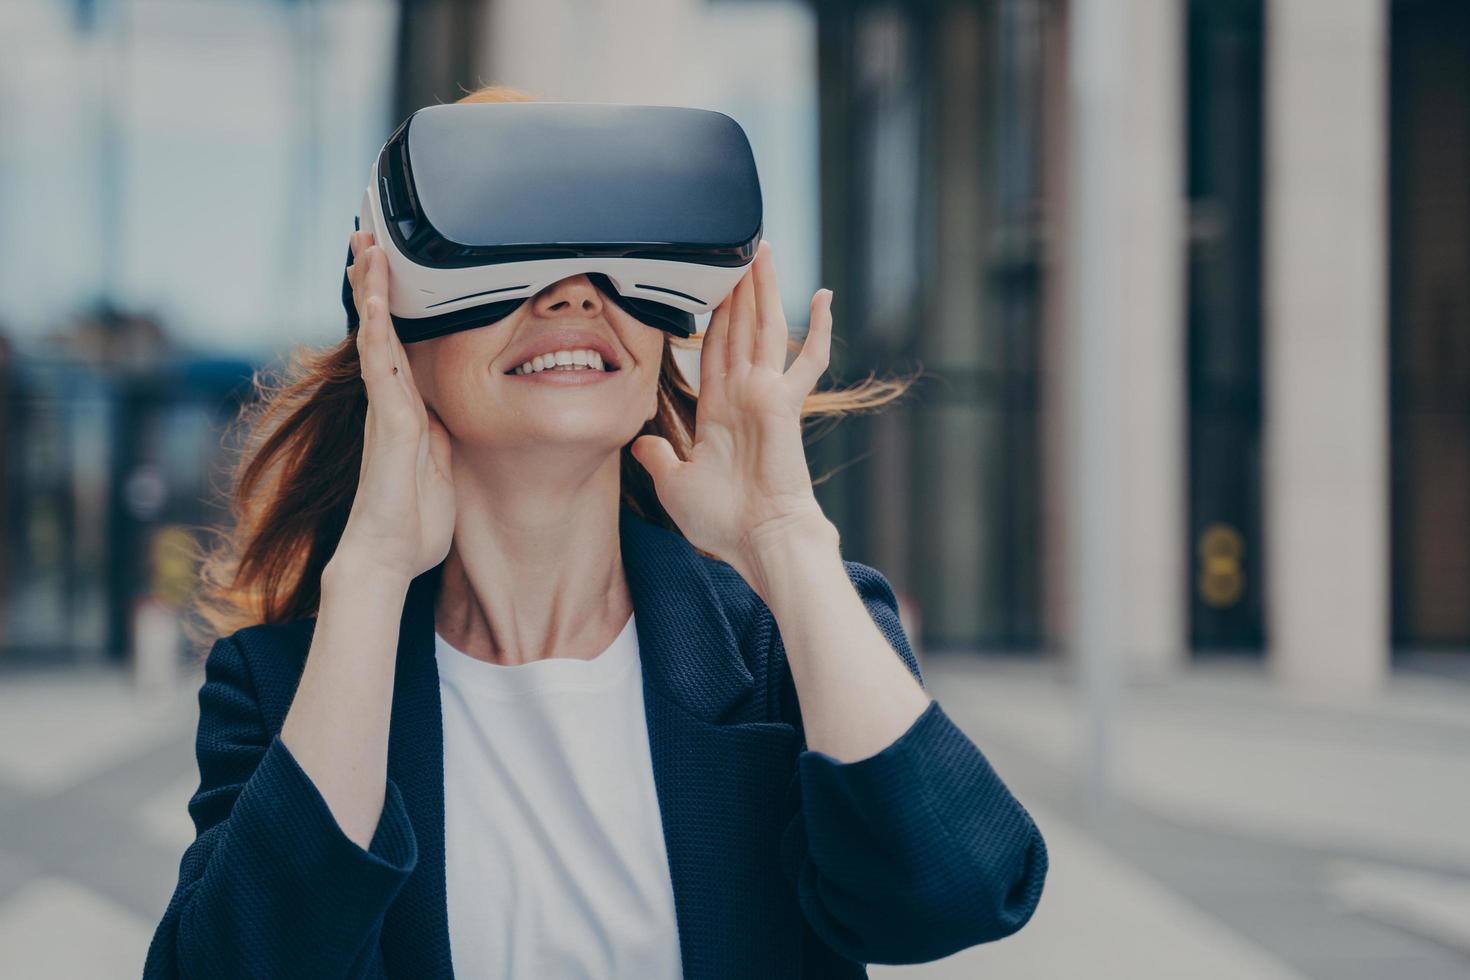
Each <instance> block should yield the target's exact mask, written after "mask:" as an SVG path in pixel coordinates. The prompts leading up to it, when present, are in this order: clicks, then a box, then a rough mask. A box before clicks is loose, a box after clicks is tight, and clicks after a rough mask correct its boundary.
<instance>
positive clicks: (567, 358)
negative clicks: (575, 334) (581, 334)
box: [515, 348, 606, 374]
mask: <svg viewBox="0 0 1470 980" xmlns="http://www.w3.org/2000/svg"><path fill="white" fill-rule="evenodd" d="M515 370H516V373H517V374H536V373H537V372H539V371H549V370H562V371H579V370H596V371H603V370H606V368H605V366H604V364H603V361H602V355H601V354H599V353H597V351H595V350H589V349H586V348H576V349H573V350H559V351H553V352H552V353H549V354H537V355H536V356H535V357H533V358H531V359H530V360H529V361H527V362H526V363H524V364H522V365H521V366H520V367H518V368H516V369H515Z"/></svg>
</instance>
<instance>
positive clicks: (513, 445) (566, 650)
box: [145, 88, 1046, 978]
mask: <svg viewBox="0 0 1470 980" xmlns="http://www.w3.org/2000/svg"><path fill="white" fill-rule="evenodd" d="M524 98H525V96H523V95H521V94H519V93H516V92H514V91H513V90H505V89H501V88H487V89H482V90H480V91H479V92H476V93H473V94H471V95H470V96H468V97H467V98H466V99H465V100H461V101H471V100H473V101H503V100H507V99H524ZM352 251H353V255H354V262H353V266H352V272H351V274H350V278H351V281H352V290H353V300H354V302H355V304H356V307H357V309H358V310H359V311H360V317H361V322H360V325H359V327H358V328H357V330H356V334H355V336H354V337H349V338H348V339H347V340H346V341H344V342H343V343H342V344H341V345H339V346H338V347H337V348H335V349H333V350H331V351H329V352H327V353H326V354H325V355H322V356H320V357H318V358H315V359H311V360H308V361H307V362H306V367H307V369H306V370H305V371H304V372H303V373H302V374H301V376H299V377H298V378H297V379H296V380H295V381H294V383H292V384H289V385H286V386H283V387H281V388H278V389H275V390H274V391H272V392H271V393H270V395H271V397H269V398H267V399H266V400H265V407H264V409H263V412H262V415H261V417H260V418H259V419H258V420H257V421H256V424H255V428H254V430H253V433H252V434H253V438H252V439H251V440H250V442H249V443H248V444H247V446H246V450H245V454H244V457H243V460H242V466H241V470H240V475H239V477H238V479H237V481H236V486H235V491H234V494H235V495H234V509H235V513H236V517H237V521H236V527H235V529H234V532H233V534H232V536H230V537H229V538H227V539H226V541H225V544H224V547H222V548H221V549H219V550H218V551H217V552H216V554H214V555H213V556H212V557H211V558H210V560H209V562H207V563H206V566H205V581H206V585H207V586H208V588H207V589H206V590H205V603H206V604H205V607H204V609H205V615H206V618H207V620H208V623H209V625H210V635H212V636H215V637H218V639H216V640H215V641H214V642H213V644H212V648H211V649H210V651H209V655H208V659H207V661H206V664H205V681H204V685H203V687H202V688H201V690H200V697H199V700H200V720H199V731H198V739H197V746H196V749H197V754H198V760H199V769H200V779H201V781H200V786H199V789H198V791H197V792H196V793H195V795H194V797H193V798H192V800H191V801H190V803H189V811H190V814H191V816H192V817H193V819H194V822H195V826H196V828H197V837H196V839H195V841H194V843H193V844H192V845H191V846H190V847H189V848H188V850H187V851H186V853H185V854H184V857H183V860H182V862H181V866H180V871H179V883H178V887H177V889H176V891H175V893H174V896H173V898H172V900H171V901H170V903H169V906H168V908H167V910H166V911H165V913H164V915H163V919H162V921H161V923H160V924H159V926H158V929H157V932H156V934H155V936H154V939H153V943H152V945H151V947H150V949H149V953H148V960H147V966H146V970H145V973H146V975H147V976H149V977H164V976H191V977H197V976H215V975H228V976H236V975H238V976H250V977H265V976H284V975H290V976H303V977H308V976H309V977H341V976H354V977H356V976H393V977H400V976H401V977H414V978H418V977H447V976H451V975H459V976H515V977H630V978H631V977H638V978H656V977H677V976H681V975H682V976H684V977H689V978H703V977H862V976H865V975H866V971H865V969H864V966H863V964H865V963H869V962H881V963H904V962H920V961H926V960H930V959H935V958H938V957H942V956H945V955H948V954H950V953H952V952H955V951H956V950H959V949H962V948H964V947H967V946H970V945H973V944H975V943H980V942H985V941H987V940H992V939H996V938H999V937H1001V936H1005V935H1008V934H1010V933H1012V932H1014V931H1015V930H1016V929H1019V928H1020V927H1021V926H1022V925H1023V924H1024V923H1025V922H1026V921H1027V919H1028V918H1029V917H1030V915H1031V913H1032V910H1033V909H1034V908H1035V906H1036V903H1037V901H1038V899H1039V897H1040V892H1041V887H1042V881H1043V878H1044V876H1045V872H1046V850H1045V845H1044V844H1043V842H1042V839H1041V837H1040V835H1039V834H1038V832H1037V830H1036V827H1035V825H1034V824H1033V823H1032V821H1031V819H1030V817H1029V815H1028V814H1027V813H1026V811H1025V810H1024V809H1023V808H1022V807H1021V805H1020V804H1019V803H1018V802H1017V801H1016V800H1015V798H1014V797H1013V796H1012V795H1011V793H1010V792H1009V791H1008V790H1007V789H1006V787H1005V786H1004V784H1003V783H1002V782H1001V781H1000V780H999V778H998V777H997V776H996V774H995V773H994V772H993V770H992V769H991V768H990V766H989V765H988V763H987V762H986V760H985V759H984V757H983V756H982V755H981V754H980V752H979V750H978V749H977V748H976V747H975V746H974V744H973V743H971V742H970V741H969V740H968V739H967V738H966V737H965V736H964V734H963V733H961V732H960V730H959V729H958V728H957V727H955V725H954V724H953V723H952V722H951V721H950V720H949V718H948V717H947V716H946V715H945V713H944V712H943V710H942V709H941V708H940V706H939V704H938V703H937V702H936V701H934V700H932V699H931V698H930V697H929V695H928V694H927V692H926V691H925V690H924V688H923V687H922V683H921V677H920V674H919V668H918V664H917V661H916V659H915V657H914V654H913V651H912V649H911V647H910V644H909V642H908V639H907V637H906V636H905V635H904V631H903V628H902V626H901V625H900V623H899V619H898V613H897V608H896V603H895V600H894V595H893V591H892V589H891V588H890V586H889V583H888V581H887V580H886V579H885V578H884V577H883V576H882V575H881V574H880V573H878V572H877V571H875V570H874V569H872V568H869V567H867V566H865V565H862V564H860V563H857V562H853V561H846V560H844V559H842V558H841V555H840V548H839V539H838V534H837V531H836V528H835V526H834V525H833V524H832V523H831V522H830V521H829V520H827V519H826V517H825V516H824V515H823V513H822V511H821V509H820V507H819V506H818V505H817V502H816V499H815V496H814V494H813V491H812V481H811V479H810V475H809V473H808V471H807V466H806V457H805V452H804V449H803V444H802V423H803V419H805V418H809V417H813V416H818V415H823V414H827V415H835V414H840V413H842V412H845V411H850V410H853V409H859V408H866V407H871V406H874V405H877V404H881V403H883V402H885V401H889V400H892V398H894V397H897V394H898V393H901V391H902V388H901V387H898V386H893V385H886V384H885V383H882V382H879V383H877V384H869V385H867V386H863V387H861V388H858V389H854V390H849V391H842V392H823V393H817V394H813V393H811V392H812V388H813V387H814V386H815V384H816V382H817V380H818V378H819V377H820V376H821V374H822V373H823V371H824V370H825V368H826V365H827V360H828V350H829V345H830V341H831V331H832V316H831V300H832V293H831V291H830V290H822V291H819V292H818V293H817V294H816V296H815V297H814V298H813V301H812V305H811V326H810V330H809V331H808V335H807V337H806V340H805V342H804V344H803V345H802V346H801V347H800V349H799V352H798V353H797V356H796V357H795V359H794V361H793V362H792V363H791V364H790V366H789V367H788V366H787V365H786V355H787V354H788V352H789V346H790V344H789V341H788V334H787V326H786V322H785V319H784V316H783V314H782V311H781V306H780V302H779V296H778V292H777V286H776V281H775V277H774V273H773V270H772V264H771V249H770V246H769V244H765V243H763V244H762V245H761V247H760V250H759V252H758V254H757V257H756V260H755V262H754V264H753V266H752V267H751V269H750V270H749V271H748V272H747V274H746V275H745V277H744V278H742V279H741V281H740V282H739V284H738V285H737V287H736V288H735V290H734V291H733V292H732V294H731V295H730V296H729V297H728V298H727V299H726V300H725V301H724V302H723V303H721V305H720V306H719V307H718V308H717V309H716V310H715V311H714V312H713V313H712V315H711V318H710V323H709V326H708V329H707V331H706V333H705V334H704V335H703V343H702V347H701V357H700V386H699V392H698V397H697V398H696V397H695V394H694V392H693V391H691V390H690V388H689V387H688V386H687V385H686V384H685V383H684V382H683V380H682V378H681V377H680V376H679V369H678V367H677V365H676V363H675V362H674V359H673V357H672V353H671V346H670V345H671V343H673V341H672V339H671V337H670V335H669V334H667V333H665V332H664V331H662V330H660V329H657V328H656V327H653V326H650V325H647V324H644V323H641V322H639V321H638V320H635V319H633V318H631V317H630V316H629V315H628V314H627V313H625V312H624V311H623V310H622V309H620V308H619V307H618V306H617V305H616V304H615V303H613V302H611V301H609V300H608V299H607V298H606V297H605V296H603V295H601V294H600V293H599V292H598V290H597V288H596V287H595V286H594V285H593V283H592V282H591V280H590V279H589V278H588V277H587V276H586V275H575V276H569V277H567V278H565V279H562V280H561V281H559V282H556V283H554V284H553V285H551V286H549V287H547V288H546V289H545V290H543V291H542V292H541V293H539V294H538V295H536V296H534V297H532V298H531V299H528V300H527V301H526V302H525V303H523V304H522V306H521V307H520V308H519V309H517V310H516V311H515V313H513V314H512V315H511V316H509V317H507V318H505V319H503V320H500V321H498V322H496V323H494V324H492V325H490V326H488V327H483V328H477V329H471V330H465V331H461V332H457V333H452V334H448V335H445V336H441V337H437V338H434V339H432V340H427V341H421V342H417V343H413V344H410V345H408V346H406V347H405V346H404V345H403V344H402V343H401V342H400V341H399V339H398V337H397V336H396V334H395V332H394V330H393V329H392V327H391V325H390V322H389V318H388V315H387V263H386V258H385V256H384V255H383V253H382V251H381V249H379V248H377V247H376V246H375V244H374V242H373V241H372V240H371V237H370V236H367V235H364V234H362V233H358V234H355V235H353V238H352ZM686 343H693V344H698V338H695V339H694V340H692V341H688V342H686ZM557 351H561V352H563V356H557V355H556V354H555V352H557ZM567 361H570V362H571V363H566V362H567ZM599 368H601V370H599Z"/></svg>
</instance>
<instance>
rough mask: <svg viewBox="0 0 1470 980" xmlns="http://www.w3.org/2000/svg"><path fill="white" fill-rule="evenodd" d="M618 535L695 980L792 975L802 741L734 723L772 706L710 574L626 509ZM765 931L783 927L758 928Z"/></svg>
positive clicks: (683, 544)
mask: <svg viewBox="0 0 1470 980" xmlns="http://www.w3.org/2000/svg"><path fill="white" fill-rule="evenodd" d="M620 525H621V530H620V533H621V535H622V547H623V568H624V572H625V574H626V576H627V579H628V588H629V590H630V591H631V592H632V594H633V606H634V613H635V617H636V621H637V627H638V645H639V651H640V656H641V659H642V662H643V694H644V709H645V713H646V715H647V721H648V739H649V748H650V751H651V755H652V759H653V775H654V782H655V784H656V786H657V790H658V801H659V810H660V813H661V816H662V820H663V830H664V843H665V848H666V851H667V854H668V861H669V874H670V877H671V879H672V882H673V890H674V905H675V910H676V912H677V916H678V926H679V945H680V950H681V953H682V957H683V964H684V977H685V980H705V978H713V977H737V976H738V977H745V976H760V977H769V978H774V977H781V976H787V975H792V973H791V971H794V970H796V969H797V965H798V964H799V961H800V955H801V950H800V941H801V929H800V923H801V921H802V919H801V912H800V909H799V907H798V906H797V904H796V899H795V895H794V892H793V890H792V889H790V888H789V887H786V882H785V879H784V877H783V872H782V869H781V866H780V839H781V834H782V831H783V830H784V816H783V814H784V813H785V812H786V810H785V805H786V803H787V802H788V797H787V793H788V790H789V788H790V783H791V775H792V771H793V767H794V765H795V756H796V753H797V751H798V749H799V746H798V744H797V736H796V732H795V729H794V728H793V727H792V726H791V725H789V724H786V723H784V722H775V721H765V720H759V719H757V720H749V721H735V720H732V719H733V718H734V717H735V716H743V715H745V714H757V715H761V714H763V713H764V709H765V704H764V702H763V700H762V699H761V698H759V697H758V696H757V695H758V693H759V692H757V691H756V690H755V688H756V680H755V678H754V677H753V676H752V674H751V672H750V669H749V668H748V667H747V666H746V660H745V657H744V656H742V654H741V651H740V645H739V641H738V639H737V637H736V634H735V631H734V629H733V627H732V624H731V622H730V620H729V618H728V617H727V616H726V613H725V607H724V606H723V604H722V603H721V602H720V599H719V595H718V593H717V592H716V591H715V588H714V584H713V582H712V581H711V579H710V576H709V572H708V570H707V568H706V566H705V565H704V563H703V562H702V560H701V558H700V556H699V554H698V553H697V552H696V551H694V549H693V547H692V546H691V545H690V544H689V542H688V541H686V540H685V539H684V538H683V537H682V536H680V535H677V534H674V533H673V532H671V531H668V530H666V529H664V528H662V527H659V526H658V525H656V524H652V523H650V522H648V521H645V520H643V519H641V518H639V517H637V516H636V515H634V514H633V513H632V512H631V511H629V510H628V509H627V508H626V507H625V508H623V509H622V512H621V517H620ZM742 708H745V709H749V710H748V711H742V710H741V709H742ZM763 921H764V922H773V923H784V924H786V928H771V929H752V928H749V925H750V924H751V923H755V922H763Z"/></svg>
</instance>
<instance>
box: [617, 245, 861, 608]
mask: <svg viewBox="0 0 1470 980" xmlns="http://www.w3.org/2000/svg"><path fill="white" fill-rule="evenodd" d="M787 337H788V331H787V327H786V315H785V313H783V312H782V309H781V296H780V293H779V291H778V289H777V286H776V274H775V270H774V268H773V267H772V262H771V246H770V243H769V242H761V243H760V246H759V247H758V248H757V250H756V257H755V261H754V262H752V263H751V266H750V268H749V269H748V270H746V273H745V275H744V276H742V277H741V279H740V282H739V283H738V284H736V286H735V289H734V290H733V291H732V292H731V293H730V295H729V296H728V297H726V298H725V301H724V302H722V303H721V304H720V305H719V306H717V307H716V308H715V310H714V312H713V313H712V314H711V316H710V322H709V327H708V329H707V330H706V332H705V337H704V345H703V348H702V350H701V353H700V367H699V404H698V408H697V409H696V413H695V431H694V446H693V449H692V450H691V452H690V458H689V459H688V460H681V459H679V457H678V456H677V455H676V454H675V452H674V448H673V446H671V445H670V444H669V441H668V440H667V439H665V438H663V437H662V436H654V435H643V436H640V437H638V438H637V439H635V440H634V441H633V446H632V452H633V455H634V458H635V459H637V460H638V462H639V463H640V464H641V465H642V466H643V468H644V469H646V470H648V472H649V474H650V475H651V476H652V477H653V481H654V486H655V489H656V491H657V493H658V499H659V502H660V503H661V504H663V507H664V509H665V510H666V511H668V514H669V516H670V517H672V518H673V520H674V523H676V524H677V525H678V526H679V529H680V530H681V531H682V532H683V533H684V536H685V537H686V538H687V539H688V540H689V541H690V543H692V544H693V545H695V546H696V547H698V548H700V549H702V550H704V551H706V552H708V553H710V554H712V555H714V556H716V557H717V558H720V559H721V560H723V561H726V562H728V563H729V564H730V565H732V566H733V567H734V568H735V569H736V571H738V572H740V573H741V575H742V576H744V577H745V579H746V580H747V581H748V582H751V583H752V584H755V583H754V582H753V581H752V576H753V574H755V569H756V565H757V556H758V555H759V554H760V553H761V550H762V549H763V548H764V547H766V546H767V544H768V543H769V542H773V541H776V540H778V539H780V538H783V537H787V538H789V536H790V535H792V534H795V533H807V532H812V533H815V534H817V535H819V536H820V535H831V537H832V538H833V540H835V538H836V533H835V532H836V528H835V527H834V526H833V525H832V524H831V522H830V521H828V520H827V517H826V515H824V514H823V513H822V510H821V508H820V507H819V506H818V504H817V499H816V495H815V494H814V493H813V491H812V480H811V473H810V472H809V471H808V469H807V462H806V450H805V447H804V446H803V444H802V431H801V406H802V403H803V402H804V401H805V400H806V396H807V394H808V393H810V392H811V390H812V388H813V387H815V385H816V383H817V379H818V378H820V377H821V375H822V372H823V371H825V370H826V369H827V363H828V356H829V354H830V352H831V344H832V291H831V290H830V289H819V290H817V292H816V294H815V295H813V297H812V305H811V327H810V328H809V329H808V331H807V335H806V339H805V341H804V342H803V345H802V348H801V352H800V353H799V354H798V355H797V357H796V359H795V360H794V361H793V362H792V364H791V367H790V368H787V367H786V345H787Z"/></svg>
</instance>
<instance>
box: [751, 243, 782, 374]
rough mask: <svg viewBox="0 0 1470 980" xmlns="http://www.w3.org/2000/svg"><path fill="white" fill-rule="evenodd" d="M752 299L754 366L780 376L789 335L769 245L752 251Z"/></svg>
mask: <svg viewBox="0 0 1470 980" xmlns="http://www.w3.org/2000/svg"><path fill="white" fill-rule="evenodd" d="M755 296H756V315H757V320H758V326H757V327H756V335H755V358H754V359H755V363H757V364H760V365H763V366H765V367H769V368H771V369H772V370H774V371H775V372H776V373H777V374H780V373H781V372H783V371H785V370H786V340H787V338H788V337H789V336H790V335H791V332H790V329H789V328H788V327H787V326H786V311H785V310H783V309H782V308H781V289H780V287H779V286H778V285H777V283H776V264H775V260H774V259H773V258H772V252H771V243H770V242H761V243H760V248H759V249H757V250H756V254H755Z"/></svg>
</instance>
